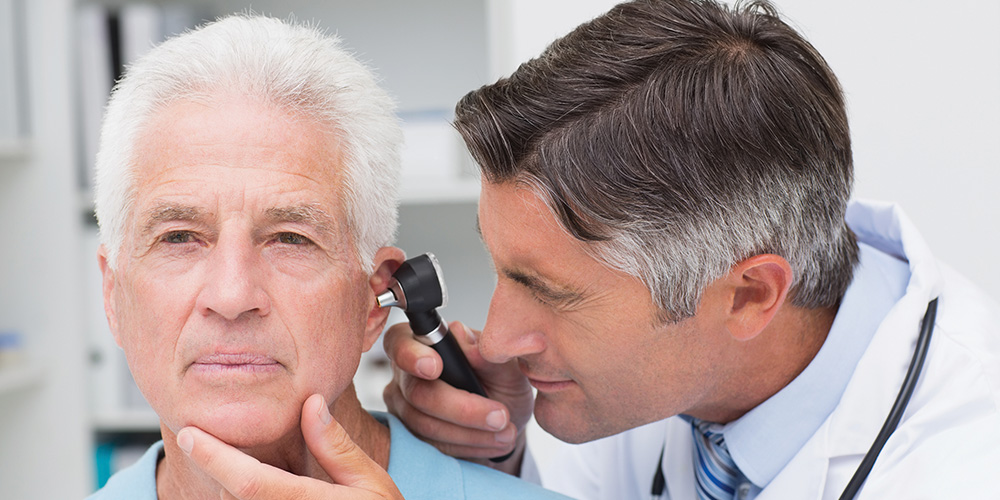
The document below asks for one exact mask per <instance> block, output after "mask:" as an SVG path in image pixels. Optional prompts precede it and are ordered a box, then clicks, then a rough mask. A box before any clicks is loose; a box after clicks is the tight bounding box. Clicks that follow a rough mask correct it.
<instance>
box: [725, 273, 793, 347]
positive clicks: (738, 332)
mask: <svg viewBox="0 0 1000 500" xmlns="http://www.w3.org/2000/svg"><path fill="white" fill-rule="evenodd" d="M792 276H793V275H792V266H791V265H789V264H788V261H786V260H785V259H784V258H782V257H780V256H778V255H773V254H763V255H755V256H753V257H750V258H749V259H746V260H744V261H742V262H740V263H738V264H736V265H735V266H734V267H733V269H732V270H731V271H730V272H729V274H728V277H727V281H728V285H729V287H730V288H729V289H730V291H731V301H732V302H731V307H730V310H729V317H728V318H727V319H726V327H727V328H728V329H729V332H730V333H731V334H732V336H733V337H734V338H736V339H738V340H750V339H752V338H754V337H756V336H757V335H758V334H760V332H762V331H764V328H766V327H767V325H768V323H770V322H771V319H773V318H774V315H775V314H777V312H778V309H780V308H781V305H782V304H784V303H785V298H786V297H787V296H788V290H789V289H790V288H791V286H792Z"/></svg>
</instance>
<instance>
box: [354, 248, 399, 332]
mask: <svg viewBox="0 0 1000 500" xmlns="http://www.w3.org/2000/svg"><path fill="white" fill-rule="evenodd" d="M405 260H406V254H405V253H403V251H402V250H400V249H398V248H396V247H382V248H380V249H379V250H378V252H376V253H375V270H374V271H372V274H371V277H370V278H369V279H368V285H369V287H371V291H372V295H371V297H370V304H371V305H370V306H369V309H368V320H367V323H366V325H365V338H364V350H365V351H368V350H369V349H371V347H372V346H373V345H374V344H375V341H376V340H378V337H379V335H381V334H382V329H383V328H385V323H386V321H387V320H388V319H389V308H387V307H386V308H383V307H379V306H378V301H377V300H375V298H376V297H377V296H378V295H379V294H380V293H382V292H384V291H386V290H388V289H389V283H390V282H391V281H392V274H393V273H395V272H396V270H397V269H399V266H401V265H403V262H404V261H405Z"/></svg>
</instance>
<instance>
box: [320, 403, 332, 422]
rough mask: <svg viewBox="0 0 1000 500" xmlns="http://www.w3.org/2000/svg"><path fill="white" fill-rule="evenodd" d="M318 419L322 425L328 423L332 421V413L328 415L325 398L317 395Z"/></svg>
mask: <svg viewBox="0 0 1000 500" xmlns="http://www.w3.org/2000/svg"><path fill="white" fill-rule="evenodd" d="M319 420H320V421H321V422H323V425H330V422H333V415H330V407H329V406H327V404H326V398H324V397H323V396H320V397H319Z"/></svg>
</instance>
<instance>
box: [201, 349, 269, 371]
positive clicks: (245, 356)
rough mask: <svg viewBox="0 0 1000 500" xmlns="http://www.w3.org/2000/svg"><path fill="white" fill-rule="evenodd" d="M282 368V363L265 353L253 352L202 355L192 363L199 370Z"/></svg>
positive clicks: (264, 369)
mask: <svg viewBox="0 0 1000 500" xmlns="http://www.w3.org/2000/svg"><path fill="white" fill-rule="evenodd" d="M279 368H281V363H279V362H278V361H277V360H275V359H274V358H272V357H271V356H267V355H264V354H253V353H213V354H207V355H204V356H200V357H198V358H197V359H195V361H194V363H191V369H192V370H195V371H198V372H206V373H211V372H220V373H230V372H243V373H260V374H262V373H267V372H270V371H275V370H278V369H279Z"/></svg>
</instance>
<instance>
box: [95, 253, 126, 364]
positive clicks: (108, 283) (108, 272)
mask: <svg viewBox="0 0 1000 500" xmlns="http://www.w3.org/2000/svg"><path fill="white" fill-rule="evenodd" d="M97 265H98V266H100V268H101V291H102V294H103V296H104V315H105V316H107V318H108V327H109V328H110V329H111V334H112V335H114V337H115V343H116V344H118V347H121V345H122V341H121V337H120V335H119V334H118V316H117V315H116V314H115V301H114V290H115V272H114V270H112V269H111V265H110V263H109V262H108V251H107V249H106V248H104V245H101V246H100V247H99V248H98V249H97Z"/></svg>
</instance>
